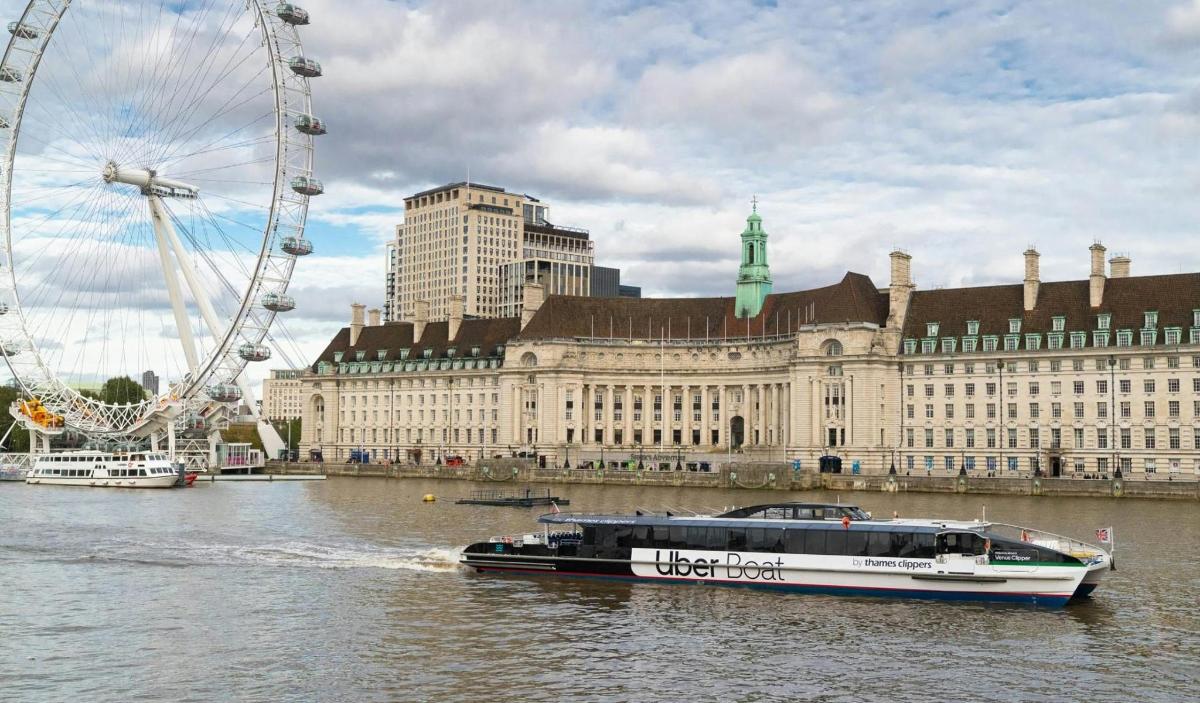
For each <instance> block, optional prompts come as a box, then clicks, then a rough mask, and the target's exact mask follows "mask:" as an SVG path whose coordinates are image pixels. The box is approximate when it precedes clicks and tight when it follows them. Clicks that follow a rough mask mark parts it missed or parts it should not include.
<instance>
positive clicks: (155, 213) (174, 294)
mask: <svg viewBox="0 0 1200 703" xmlns="http://www.w3.org/2000/svg"><path fill="white" fill-rule="evenodd" d="M146 201H147V202H148V203H149V205H150V218H151V219H152V220H153V221H154V241H155V243H156V244H157V245H158V258H159V261H160V262H161V263H162V270H163V278H164V279H166V281H167V295H168V296H169V297H170V298H171V309H172V310H173V311H174V312H175V325H176V327H178V328H179V342H180V344H182V345H183V354H184V356H185V357H187V364H188V370H189V371H191V372H192V373H196V369H197V368H199V366H200V360H199V358H198V356H197V354H196V338H195V336H194V335H193V334H192V322H191V320H189V319H188V315H187V308H186V306H185V304H184V302H183V293H182V291H181V290H180V288H179V278H178V277H177V276H176V275H175V262H173V261H171V255H170V253H169V252H168V251H167V246H168V240H169V239H170V240H174V239H175V237H174V235H175V228H174V227H173V226H172V225H171V220H170V219H169V218H168V217H166V213H164V212H163V206H162V200H161V199H160V198H159V197H158V196H157V195H153V194H152V195H149V196H147V197H146ZM183 271H184V275H185V276H188V278H189V281H188V284H189V285H190V284H191V280H190V274H189V273H188V270H187V268H186V267H185V268H184V269H183Z"/></svg>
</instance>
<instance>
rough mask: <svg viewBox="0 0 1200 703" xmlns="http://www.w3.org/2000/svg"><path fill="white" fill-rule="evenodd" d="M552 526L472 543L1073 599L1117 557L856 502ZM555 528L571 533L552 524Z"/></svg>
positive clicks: (495, 567)
mask: <svg viewBox="0 0 1200 703" xmlns="http://www.w3.org/2000/svg"><path fill="white" fill-rule="evenodd" d="M539 522H541V523H543V524H544V525H545V527H544V528H543V532H542V533H541V534H538V533H533V534H526V535H520V536H516V537H494V538H492V539H491V540H489V541H487V542H478V543H476V544H472V545H470V546H469V547H467V548H466V549H465V550H464V551H463V556H462V560H461V561H462V563H463V564H465V565H466V566H469V567H472V568H475V569H477V570H479V571H510V572H522V573H553V574H562V575H568V576H596V577H605V578H618V579H627V580H648V581H664V582H676V583H713V584H723V585H739V586H754V587H763V588H771V589H775V590H789V591H799V592H818V593H832V594H839V595H871V596H890V597H909V598H936V599H946V600H981V601H1008V602H1027V603H1034V604H1037V605H1055V606H1058V605H1065V604H1066V603H1067V601H1069V600H1070V599H1072V598H1078V597H1084V596H1087V595H1089V594H1090V593H1091V592H1092V590H1093V589H1095V587H1096V586H1097V585H1098V583H1099V582H1100V579H1101V577H1102V576H1103V574H1104V573H1105V571H1107V570H1108V569H1109V568H1110V567H1111V565H1112V558H1111V555H1110V554H1109V553H1107V552H1105V551H1104V550H1103V549H1101V548H1100V547H1096V546H1092V545H1087V544H1084V543H1082V542H1078V541H1076V540H1072V539H1069V538H1066V537H1061V536H1059V535H1052V534H1050V533H1046V532H1041V531H1038V530H1033V529H1031V528H1021V527H1015V526H1009V525H1003V524H998V523H987V522H979V521H954V520H935V519H922V520H873V519H871V517H870V515H869V514H867V513H865V512H863V511H862V510H859V509H858V508H857V507H855V506H847V505H829V504H808V503H775V504H769V505H760V506H754V507H752V508H745V509H741V510H734V511H731V512H727V513H724V514H722V515H717V516H677V515H671V514H669V513H668V514H666V515H643V514H640V513H639V514H637V515H580V514H567V513H556V514H550V515H543V516H542V517H541V518H539ZM551 526H562V527H563V528H566V529H565V531H554V532H551V531H550V529H551Z"/></svg>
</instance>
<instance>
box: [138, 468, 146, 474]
mask: <svg viewBox="0 0 1200 703" xmlns="http://www.w3.org/2000/svg"><path fill="white" fill-rule="evenodd" d="M145 475H146V470H145V469H138V476H145Z"/></svg>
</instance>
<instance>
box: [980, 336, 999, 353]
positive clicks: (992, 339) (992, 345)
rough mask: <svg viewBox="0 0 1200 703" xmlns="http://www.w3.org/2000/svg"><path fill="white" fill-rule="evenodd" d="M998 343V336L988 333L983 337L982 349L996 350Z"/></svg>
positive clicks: (986, 350) (987, 350)
mask: <svg viewBox="0 0 1200 703" xmlns="http://www.w3.org/2000/svg"><path fill="white" fill-rule="evenodd" d="M999 343H1000V340H999V338H997V337H996V335H994V334H989V335H987V336H986V337H984V338H983V350H984V351H985V352H994V351H996V345H997V344H999Z"/></svg>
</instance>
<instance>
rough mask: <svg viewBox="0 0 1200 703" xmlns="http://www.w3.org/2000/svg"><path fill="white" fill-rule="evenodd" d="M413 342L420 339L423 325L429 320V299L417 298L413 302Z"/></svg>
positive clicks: (423, 329) (423, 331)
mask: <svg viewBox="0 0 1200 703" xmlns="http://www.w3.org/2000/svg"><path fill="white" fill-rule="evenodd" d="M412 322H413V344H416V343H417V342H420V341H421V336H422V335H423V334H425V325H426V324H427V323H428V322H429V301H428V300H418V301H416V302H414V303H413V321H412Z"/></svg>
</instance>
